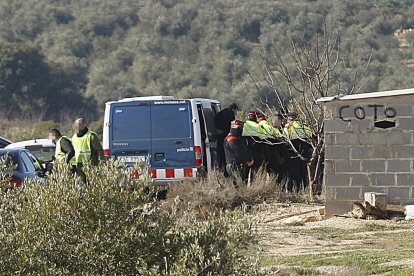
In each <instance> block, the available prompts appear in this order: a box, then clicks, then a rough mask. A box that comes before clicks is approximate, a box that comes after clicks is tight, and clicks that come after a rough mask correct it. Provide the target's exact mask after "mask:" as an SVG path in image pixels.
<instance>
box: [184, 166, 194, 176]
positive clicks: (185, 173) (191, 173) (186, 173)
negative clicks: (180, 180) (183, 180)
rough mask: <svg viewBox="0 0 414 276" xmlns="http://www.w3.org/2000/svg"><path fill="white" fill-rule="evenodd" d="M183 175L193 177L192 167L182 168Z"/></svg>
mask: <svg viewBox="0 0 414 276" xmlns="http://www.w3.org/2000/svg"><path fill="white" fill-rule="evenodd" d="M184 177H193V168H184Z"/></svg>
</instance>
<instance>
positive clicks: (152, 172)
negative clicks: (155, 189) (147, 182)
mask: <svg viewBox="0 0 414 276" xmlns="http://www.w3.org/2000/svg"><path fill="white" fill-rule="evenodd" d="M150 174H151V177H152V178H157V170H156V169H152V170H150Z"/></svg>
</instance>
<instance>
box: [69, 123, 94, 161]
mask: <svg viewBox="0 0 414 276" xmlns="http://www.w3.org/2000/svg"><path fill="white" fill-rule="evenodd" d="M92 135H96V133H95V132H93V131H91V130H88V132H87V133H86V134H85V135H83V136H82V137H78V136H77V135H76V133H75V134H73V137H72V145H73V148H74V150H75V156H74V157H73V159H74V161H75V163H83V161H87V160H91V138H92Z"/></svg>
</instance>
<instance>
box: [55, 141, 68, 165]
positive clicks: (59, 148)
mask: <svg viewBox="0 0 414 276" xmlns="http://www.w3.org/2000/svg"><path fill="white" fill-rule="evenodd" d="M62 138H66V139H68V140H70V139H69V138H68V137H66V136H62V137H60V138H59V140H57V142H56V149H55V159H56V160H58V161H62V160H65V158H66V153H64V152H63V151H62V146H61V145H60V141H62Z"/></svg>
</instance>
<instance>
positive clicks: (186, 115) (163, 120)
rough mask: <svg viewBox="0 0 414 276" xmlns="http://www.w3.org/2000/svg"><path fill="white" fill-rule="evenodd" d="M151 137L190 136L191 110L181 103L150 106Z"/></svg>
mask: <svg viewBox="0 0 414 276" xmlns="http://www.w3.org/2000/svg"><path fill="white" fill-rule="evenodd" d="M151 125H152V133H151V134H152V135H151V136H152V139H182V138H191V110H190V105H189V103H188V102H186V103H183V104H160V105H157V104H155V105H153V106H152V107H151Z"/></svg>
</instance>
